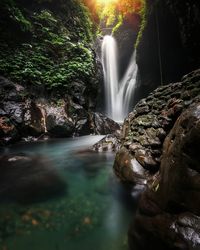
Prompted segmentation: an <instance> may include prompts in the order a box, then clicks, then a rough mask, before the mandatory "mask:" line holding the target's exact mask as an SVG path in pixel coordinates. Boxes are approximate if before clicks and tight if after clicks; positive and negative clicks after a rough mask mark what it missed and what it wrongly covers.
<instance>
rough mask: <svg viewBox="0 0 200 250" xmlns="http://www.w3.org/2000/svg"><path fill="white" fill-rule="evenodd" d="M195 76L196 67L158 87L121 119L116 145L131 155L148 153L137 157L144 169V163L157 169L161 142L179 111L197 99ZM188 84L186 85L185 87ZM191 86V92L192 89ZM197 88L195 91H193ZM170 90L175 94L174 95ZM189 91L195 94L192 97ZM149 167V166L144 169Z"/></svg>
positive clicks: (199, 85) (199, 92) (199, 71)
mask: <svg viewBox="0 0 200 250" xmlns="http://www.w3.org/2000/svg"><path fill="white" fill-rule="evenodd" d="M198 76H200V70H197V71H194V72H193V73H191V74H189V75H187V76H186V77H185V78H184V80H183V82H178V83H172V84H169V85H166V86H161V87H159V88H158V89H156V90H155V91H153V92H152V93H151V94H150V95H149V96H148V97H147V98H146V99H142V100H141V101H140V102H139V103H138V104H137V105H136V106H135V108H134V110H133V112H131V113H130V114H129V115H128V117H127V118H126V119H125V122H124V124H123V127H122V133H121V141H120V142H121V147H120V148H121V149H122V150H124V149H128V150H129V153H130V154H131V155H133V156H134V155H135V154H136V151H137V150H138V149H142V150H144V151H145V152H150V154H149V153H148V154H147V155H146V154H145V155H143V157H144V158H143V160H142V158H141V157H140V164H141V165H142V166H143V167H144V168H145V169H146V170H147V166H152V168H154V170H155V171H156V169H157V170H159V167H160V160H161V156H162V147H163V141H164V140H165V138H166V136H167V135H168V133H169V132H170V130H171V129H172V128H173V126H174V124H175V122H176V120H177V118H178V117H179V116H180V115H181V113H182V112H183V111H184V110H185V109H186V108H188V106H189V105H191V104H193V103H197V102H198V101H199V96H200V81H199V77H198ZM189 86H190V88H188V87H189ZM194 89H195V91H194V92H192V91H193V90H194ZM197 89H199V90H198V91H196V90H197ZM174 93H179V94H177V95H174ZM185 93H186V94H187V95H188V100H187V101H186V100H184V98H183V97H184V95H185ZM193 93H195V95H196V96H195V97H194V96H193ZM146 107H148V109H149V110H148V113H144V111H145V110H147V109H146ZM131 145H133V146H131ZM121 149H120V150H121ZM153 166H154V167H153ZM152 168H150V167H149V170H147V171H150V169H152ZM119 169H120V168H119ZM130 171H131V170H130ZM147 176H148V178H149V177H150V178H152V177H153V176H152V175H151V173H149V175H147ZM124 180H125V179H123V181H124ZM148 181H149V180H148Z"/></svg>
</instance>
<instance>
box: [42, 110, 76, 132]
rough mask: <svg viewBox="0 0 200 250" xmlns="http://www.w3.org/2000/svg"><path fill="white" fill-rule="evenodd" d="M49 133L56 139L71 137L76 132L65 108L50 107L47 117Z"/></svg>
mask: <svg viewBox="0 0 200 250" xmlns="http://www.w3.org/2000/svg"><path fill="white" fill-rule="evenodd" d="M46 127H47V131H48V132H49V133H50V134H51V135H53V136H55V137H70V136H72V135H73V132H74V124H73V122H72V120H71V119H70V118H68V117H67V114H66V112H65V108H64V106H60V107H58V106H57V107H54V106H49V107H48V109H47V116H46Z"/></svg>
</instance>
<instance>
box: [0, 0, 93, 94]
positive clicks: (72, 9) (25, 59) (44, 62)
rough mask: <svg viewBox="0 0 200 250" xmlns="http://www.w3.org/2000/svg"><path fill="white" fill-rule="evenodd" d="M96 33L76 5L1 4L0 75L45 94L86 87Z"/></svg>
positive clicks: (58, 0) (73, 1) (21, 0)
mask: <svg viewBox="0 0 200 250" xmlns="http://www.w3.org/2000/svg"><path fill="white" fill-rule="evenodd" d="M94 33H95V32H94V31H93V26H92V23H91V21H90V16H89V13H88V11H87V9H86V8H85V7H84V6H83V5H82V4H80V2H79V1H77V0H29V1H25V0H2V1H1V3H0V34H1V36H0V75H3V76H5V77H8V78H10V79H11V80H14V81H16V82H18V83H24V84H27V85H28V84H29V85H32V84H33V85H34V84H39V85H44V86H46V87H47V88H48V89H55V88H56V89H58V88H59V87H62V88H63V87H66V89H68V88H70V84H72V83H73V81H77V80H79V81H83V82H85V83H88V82H89V81H90V79H91V77H92V76H94V71H95V58H94V53H93V51H92V49H91V44H92V40H93V34H94Z"/></svg>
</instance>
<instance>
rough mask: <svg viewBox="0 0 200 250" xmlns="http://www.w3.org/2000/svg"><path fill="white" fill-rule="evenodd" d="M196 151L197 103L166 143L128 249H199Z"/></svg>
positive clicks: (199, 143) (199, 141) (199, 132)
mask: <svg viewBox="0 0 200 250" xmlns="http://www.w3.org/2000/svg"><path fill="white" fill-rule="evenodd" d="M199 148H200V102H199V103H197V104H193V105H192V106H191V107H190V108H188V109H187V110H186V111H185V112H183V114H182V115H181V116H180V117H179V118H178V120H177V121H176V123H175V125H174V127H173V129H172V130H171V132H170V134H169V135H168V136H167V137H166V139H165V142H164V146H163V156H162V161H161V167H160V172H159V174H157V175H156V176H155V178H154V181H153V182H152V183H151V185H149V188H148V189H147V190H146V191H145V192H144V194H143V196H142V198H141V200H140V205H139V210H138V214H137V217H136V221H135V223H134V225H132V227H131V229H130V234H129V239H130V245H131V249H135V245H139V246H140V247H141V248H142V247H145V245H147V244H148V246H150V248H148V249H157V247H160V249H188V250H199V249H200V209H199V207H200V167H199V162H200V155H199ZM142 249H143V248H142Z"/></svg>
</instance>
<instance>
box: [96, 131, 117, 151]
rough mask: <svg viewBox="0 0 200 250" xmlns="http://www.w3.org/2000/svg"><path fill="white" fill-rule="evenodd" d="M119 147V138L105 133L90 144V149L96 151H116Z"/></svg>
mask: <svg viewBox="0 0 200 250" xmlns="http://www.w3.org/2000/svg"><path fill="white" fill-rule="evenodd" d="M118 149H119V139H118V138H117V137H116V136H115V135H107V136H106V137H104V138H103V139H102V140H100V141H99V142H97V143H96V144H94V145H93V146H92V150H94V151H97V152H103V151H107V152H108V151H114V152H115V151H117V150H118Z"/></svg>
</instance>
